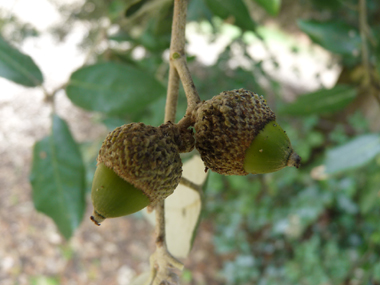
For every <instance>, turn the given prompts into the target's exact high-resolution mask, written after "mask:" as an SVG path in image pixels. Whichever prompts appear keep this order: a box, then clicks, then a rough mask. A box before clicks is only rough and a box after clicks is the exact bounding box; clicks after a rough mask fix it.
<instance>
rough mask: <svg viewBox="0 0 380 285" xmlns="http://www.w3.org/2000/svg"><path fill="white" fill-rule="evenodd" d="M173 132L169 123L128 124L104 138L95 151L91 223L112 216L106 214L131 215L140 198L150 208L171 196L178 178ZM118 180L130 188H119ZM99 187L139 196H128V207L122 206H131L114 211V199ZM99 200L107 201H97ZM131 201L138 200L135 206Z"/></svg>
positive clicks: (124, 197) (177, 154) (126, 195)
mask: <svg viewBox="0 0 380 285" xmlns="http://www.w3.org/2000/svg"><path fill="white" fill-rule="evenodd" d="M177 132H178V130H176V126H175V125H173V124H171V123H166V124H163V125H161V126H160V127H152V126H147V125H144V124H143V123H131V124H127V125H123V126H121V127H118V128H116V129H115V130H113V131H112V132H111V133H109V134H108V135H107V137H106V139H105V140H104V142H103V144H102V147H101V149H100V151H99V155H98V158H97V161H98V168H97V170H96V172H95V177H94V181H93V186H92V197H93V204H94V208H95V210H94V216H93V217H94V218H93V220H95V221H97V222H98V223H100V222H99V219H100V218H101V217H104V218H111V217H113V215H114V214H110V213H114V212H116V213H124V212H129V211H132V212H133V211H134V210H135V209H137V208H139V207H140V206H141V205H145V198H144V196H146V197H147V198H148V204H150V205H151V206H154V205H155V204H156V203H158V202H159V201H161V200H163V199H165V198H166V197H167V196H169V195H170V194H172V193H173V191H174V189H175V188H176V187H177V185H178V183H179V181H180V178H181V175H182V162H181V159H180V156H179V150H178V145H177V144H178V141H176V140H175V137H176V136H175V134H176V133H177ZM107 169H108V170H111V171H108V170H107ZM112 173H114V174H115V175H113V174H112ZM119 178H120V179H121V180H123V181H125V182H127V183H128V184H130V185H131V186H133V187H129V186H126V185H128V184H126V185H122V186H120V185H121V184H122V181H121V180H120V179H119ZM114 179H117V180H116V181H114ZM114 186H115V187H114ZM101 187H104V188H105V189H106V190H107V191H118V192H119V190H118V189H129V190H128V191H132V192H133V193H137V192H136V191H135V190H134V189H137V190H138V191H141V193H142V194H143V195H142V196H141V195H139V197H137V196H135V194H133V196H131V201H132V202H131V203H129V202H128V203H129V204H128V206H127V204H125V206H126V207H130V206H131V207H132V208H131V209H123V210H120V209H117V210H115V209H112V207H113V204H112V203H113V202H114V201H115V200H117V196H114V194H111V192H110V194H109V195H107V192H106V190H104V189H103V188H101ZM131 189H132V190H131ZM99 191H100V192H99ZM132 192H131V193H132ZM115 195H119V194H115ZM128 195H129V194H125V195H122V196H121V197H122V198H120V200H123V201H126V200H127V198H128ZM99 199H101V200H104V199H106V200H107V201H98V200H99ZM108 200H110V201H108ZM133 201H139V203H137V204H139V206H136V207H135V206H134V205H132V204H133ZM120 203H121V201H120ZM120 203H119V202H117V204H120ZM106 205H107V206H106ZM97 207H100V209H98V208H97ZM141 209H142V208H141Z"/></svg>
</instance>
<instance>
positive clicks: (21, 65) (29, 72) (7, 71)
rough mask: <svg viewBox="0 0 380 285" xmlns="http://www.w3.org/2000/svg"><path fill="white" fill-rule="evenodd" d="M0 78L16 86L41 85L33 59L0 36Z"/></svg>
mask: <svg viewBox="0 0 380 285" xmlns="http://www.w3.org/2000/svg"><path fill="white" fill-rule="evenodd" d="M0 76H1V77H4V78H6V79H9V80H11V81H13V82H16V83H18V84H21V85H24V86H28V87H34V86H38V85H41V83H42V82H43V76H42V73H41V70H40V69H39V68H38V66H37V65H36V64H35V63H34V61H33V59H32V58H31V57H30V56H28V55H26V54H23V53H21V52H20V51H18V50H17V49H16V48H14V47H12V46H11V45H10V44H8V43H7V42H6V41H5V40H4V39H3V38H2V37H1V36H0Z"/></svg>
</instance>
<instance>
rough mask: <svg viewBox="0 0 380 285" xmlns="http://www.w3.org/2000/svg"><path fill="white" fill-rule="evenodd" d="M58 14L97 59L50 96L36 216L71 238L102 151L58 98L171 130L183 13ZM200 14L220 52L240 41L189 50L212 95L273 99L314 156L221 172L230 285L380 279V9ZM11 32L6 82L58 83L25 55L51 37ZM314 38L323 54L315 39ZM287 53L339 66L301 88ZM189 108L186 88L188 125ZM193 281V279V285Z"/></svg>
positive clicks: (210, 0)
mask: <svg viewBox="0 0 380 285" xmlns="http://www.w3.org/2000/svg"><path fill="white" fill-rule="evenodd" d="M56 5H57V6H58V7H59V9H60V11H61V13H62V15H65V17H66V21H65V23H64V24H62V23H61V24H60V25H57V26H56V27H55V28H54V29H53V30H52V31H51V32H52V33H53V34H54V35H55V36H56V37H57V40H59V41H64V40H65V37H66V35H67V34H68V33H69V31H70V30H71V29H72V27H73V26H74V25H75V24H76V23H78V22H85V23H86V25H87V27H88V34H87V36H86V37H85V38H84V39H83V41H82V44H81V46H82V48H83V50H84V51H86V52H87V53H88V60H87V63H86V64H85V65H84V66H82V67H81V68H79V69H78V70H77V71H75V72H74V73H72V75H71V77H70V79H69V81H68V82H67V83H66V84H64V86H60V87H59V88H57V89H56V90H53V91H52V92H47V91H45V94H46V96H45V97H46V102H47V104H51V106H52V109H51V110H52V112H53V115H52V129H51V133H50V134H48V135H47V136H46V137H45V138H43V139H42V140H40V141H38V142H36V144H35V146H34V149H33V165H32V169H31V174H30V181H31V184H32V187H33V195H32V196H33V202H34V205H35V208H36V209H37V210H38V211H40V212H43V213H45V214H46V215H48V216H50V217H51V218H52V219H53V220H54V222H55V224H56V225H57V227H58V229H59V231H60V232H61V234H62V235H63V236H64V237H65V238H66V239H70V237H71V236H72V235H73V233H74V231H75V230H76V229H77V228H78V227H79V226H80V224H81V222H82V219H83V214H84V211H85V208H86V195H87V194H88V191H89V189H90V185H91V180H92V173H93V171H94V168H95V159H96V151H94V149H96V148H97V146H98V145H99V143H100V142H99V141H96V142H86V143H81V144H79V143H78V142H76V141H75V140H74V139H73V136H72V135H71V132H70V129H69V127H68V125H67V123H66V122H65V120H63V119H62V118H60V117H59V116H58V115H57V114H56V113H55V112H54V110H55V109H56V108H57V106H55V100H54V98H55V95H56V93H57V92H58V91H59V90H61V89H65V91H66V94H67V96H68V98H69V99H70V100H71V101H72V102H73V103H74V104H75V105H77V106H79V107H81V108H83V109H85V110H88V111H91V112H94V114H95V115H94V118H95V119H94V120H95V121H96V123H98V124H105V125H106V126H107V127H108V128H109V129H110V130H112V129H113V128H114V127H116V126H119V125H121V124H124V123H129V122H136V121H141V122H144V123H146V124H150V125H155V126H158V125H160V124H161V123H162V120H163V113H164V104H165V92H166V89H165V84H166V82H167V71H168V62H167V59H166V56H167V50H168V47H169V43H170V31H171V19H172V6H173V4H172V1H169V0H155V1H147V0H140V1H139V0H136V1H132V0H131V1H128V0H86V1H84V2H82V1H78V3H74V4H70V5H61V4H59V2H58V1H57V3H56ZM189 5H190V6H189V11H188V22H189V23H190V25H191V27H193V28H194V29H196V30H197V32H198V33H200V34H203V35H205V36H207V39H208V41H209V42H210V43H213V42H218V40H219V39H220V38H221V37H228V39H229V41H228V43H227V44H225V45H224V49H223V50H222V51H221V52H220V54H218V55H217V58H216V60H215V62H212V63H211V64H205V63H204V61H202V60H201V58H200V57H201V56H196V55H191V54H190V55H189V58H188V61H189V63H190V67H191V70H192V73H193V77H194V81H195V84H196V86H197V88H198V91H199V93H200V96H201V98H202V99H203V100H206V99H209V98H211V97H212V96H214V95H216V94H218V93H220V92H221V91H223V90H231V89H235V88H245V89H249V90H253V91H255V92H256V93H258V94H262V95H264V96H265V97H266V98H267V100H268V102H269V105H270V106H271V107H272V109H273V110H275V112H276V114H277V116H278V122H279V123H280V124H281V125H282V127H283V128H284V129H285V130H286V131H287V133H288V135H289V137H290V139H291V141H292V143H293V145H294V149H295V150H296V151H297V152H298V153H299V154H300V155H301V157H302V159H303V160H302V167H301V168H300V169H298V170H297V169H291V168H289V169H284V170H281V171H279V172H278V173H273V174H267V175H260V176H256V175H248V176H246V177H235V176H231V177H222V176H220V175H218V174H216V173H210V174H209V178H208V183H207V185H206V189H205V195H206V199H205V204H204V205H203V206H204V207H203V212H202V219H203V220H204V221H206V222H211V223H212V225H213V233H214V237H213V241H214V244H215V250H216V252H217V254H218V255H219V256H220V258H221V260H223V266H222V268H221V269H220V273H221V277H218V278H217V279H218V280H219V281H218V282H219V283H220V284H260V285H264V284H289V285H290V284H291V285H294V284H302V285H322V284H334V285H335V284H368V285H370V284H371V285H376V284H380V224H379V221H380V187H379V185H380V171H379V170H380V156H379V153H380V133H379V132H380V127H379V125H380V121H379V108H380V80H379V78H380V77H379V76H380V74H379V72H380V43H379V40H378V39H379V38H380V3H379V2H378V1H376V0H367V1H365V0H359V1H354V0H347V1H341V0H330V1H321V0H298V1H297V0H283V1H281V0H266V1H262V0H255V1H254V0H247V1H242V0H226V1H217V0H191V1H190V4H189ZM0 31H2V36H1V37H0V76H2V77H5V78H7V79H9V80H11V81H14V82H15V83H17V84H21V85H24V86H25V87H38V86H44V78H43V75H42V73H41V71H40V69H39V68H38V67H37V65H36V64H35V63H34V61H33V60H32V59H31V58H30V57H29V56H27V55H25V54H23V53H21V52H20V51H19V50H18V49H17V48H15V46H16V45H17V44H19V43H20V42H21V41H23V40H24V39H25V38H27V37H38V36H39V32H38V30H36V29H35V28H33V27H32V26H30V25H28V24H27V23H23V22H22V20H21V19H16V18H14V17H3V18H2V19H1V21H0ZM305 35H307V37H308V39H309V40H310V41H312V42H313V44H312V45H306V44H305V41H304V40H305ZM252 45H255V46H256V49H252V48H251V47H252ZM273 45H280V46H283V47H285V49H287V50H288V52H289V53H288V54H290V55H291V56H292V60H295V61H297V60H298V59H299V58H302V56H303V55H304V54H305V52H307V53H309V54H311V55H312V56H316V57H318V56H321V53H322V52H321V51H323V50H324V51H327V52H328V53H323V55H324V56H327V60H325V61H326V67H325V69H321V70H320V71H318V70H317V71H316V72H315V73H314V74H313V77H314V80H313V82H314V83H315V82H316V84H315V86H312V87H311V88H305V87H297V86H295V85H294V84H290V83H289V82H286V78H285V80H284V77H283V76H281V74H282V75H284V73H276V71H278V70H284V67H283V66H281V65H282V63H283V58H281V56H282V54H276V52H275V51H274V49H273ZM257 46H261V50H264V56H263V57H260V58H259V57H258V56H257V50H258V49H257ZM201 54H202V53H201ZM301 66H302V62H301ZM286 68H288V69H286ZM309 69H313V68H312V67H305V66H302V68H300V69H298V68H296V67H295V66H292V65H291V66H290V67H285V70H286V71H285V74H286V73H294V74H296V75H297V73H298V74H299V75H298V76H299V77H300V78H301V77H302V74H300V73H302V72H307V71H308V70H309ZM332 69H334V70H337V71H338V72H337V75H338V76H337V78H336V80H333V82H332V83H331V84H329V86H326V85H327V84H326V83H325V81H324V80H323V77H324V73H327V72H329V70H332ZM313 70H314V69H313ZM278 74H280V76H278ZM309 87H310V86H309ZM327 87H328V88H327ZM41 88H43V87H41ZM304 89H307V90H309V91H308V92H307V93H306V94H304V92H303V91H304ZM312 89H313V90H312ZM310 90H312V91H310ZM185 108H186V100H185V96H184V94H183V93H182V94H181V98H180V101H179V106H178V113H177V116H178V119H179V118H181V117H182V116H183V114H184V110H185ZM94 145H95V147H94ZM191 279H192V277H191V272H186V274H185V275H184V280H185V281H184V282H189V283H191Z"/></svg>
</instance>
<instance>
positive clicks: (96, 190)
mask: <svg viewBox="0 0 380 285" xmlns="http://www.w3.org/2000/svg"><path fill="white" fill-rule="evenodd" d="M91 200H92V203H93V205H94V209H95V210H94V215H93V218H92V220H93V221H94V222H96V223H97V224H100V223H101V222H102V221H103V220H104V219H105V218H116V217H121V216H125V215H129V214H132V213H135V212H137V211H140V210H141V209H143V208H145V207H146V206H148V205H149V203H150V200H149V198H148V196H146V195H145V194H144V192H142V191H141V190H140V189H137V188H136V187H135V186H133V185H132V184H131V183H129V182H127V181H125V180H124V179H122V178H121V177H120V176H118V175H117V174H116V173H115V172H114V171H113V170H112V169H110V168H108V167H107V166H105V165H104V163H100V164H99V165H98V167H97V168H96V171H95V175H94V180H93V184H92V190H91Z"/></svg>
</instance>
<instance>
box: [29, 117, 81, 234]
mask: <svg viewBox="0 0 380 285" xmlns="http://www.w3.org/2000/svg"><path fill="white" fill-rule="evenodd" d="M30 181H31V184H32V188H33V202H34V206H35V208H36V209H37V210H38V211H40V212H42V213H44V214H46V215H47V216H49V217H51V218H52V219H53V220H54V222H55V224H56V225H57V227H58V229H59V231H60V232H61V233H62V235H63V236H64V237H65V238H66V239H69V238H70V237H71V236H72V234H73V232H74V230H75V229H76V228H77V227H78V226H79V224H80V222H81V220H82V218H83V214H84V210H85V170H84V166H83V161H82V157H81V153H80V151H79V147H78V145H77V144H76V142H75V141H74V139H73V137H72V136H71V133H70V130H69V128H68V126H67V124H66V122H65V121H63V120H62V119H61V118H59V117H58V116H54V117H53V127H52V133H51V134H50V136H49V137H45V138H44V139H42V140H40V141H38V142H37V143H36V144H35V145H34V149H33V165H32V171H31V174H30Z"/></svg>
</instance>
